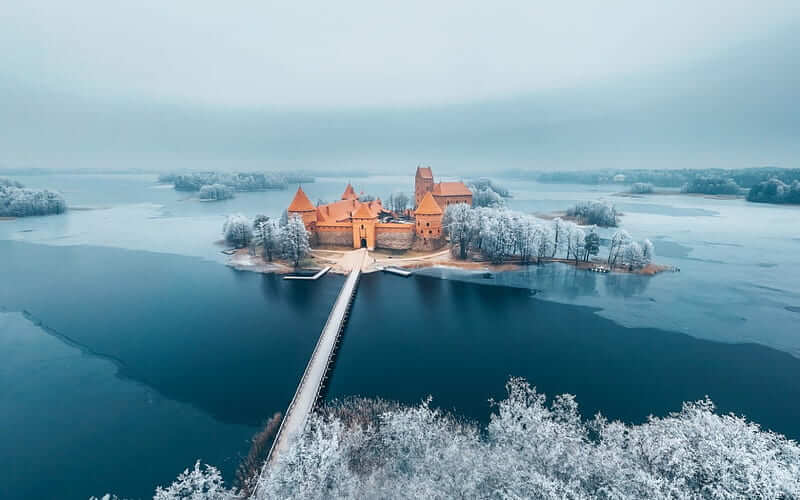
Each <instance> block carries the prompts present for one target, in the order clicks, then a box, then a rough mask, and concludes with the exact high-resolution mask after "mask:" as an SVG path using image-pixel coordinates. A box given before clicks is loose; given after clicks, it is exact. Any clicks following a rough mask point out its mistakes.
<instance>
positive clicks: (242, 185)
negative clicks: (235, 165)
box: [158, 172, 314, 191]
mask: <svg viewBox="0 0 800 500" xmlns="http://www.w3.org/2000/svg"><path fill="white" fill-rule="evenodd" d="M158 181H159V182H169V183H172V184H173V185H174V186H175V189H176V190H178V191H199V190H200V189H202V187H203V186H209V185H212V184H222V185H224V186H227V187H229V188H231V189H233V190H234V191H261V190H264V189H286V188H287V187H288V184H289V183H298V182H314V177H312V176H309V175H306V174H303V173H297V172H233V173H231V172H190V173H182V174H174V173H173V174H162V175H160V176H159V177H158Z"/></svg>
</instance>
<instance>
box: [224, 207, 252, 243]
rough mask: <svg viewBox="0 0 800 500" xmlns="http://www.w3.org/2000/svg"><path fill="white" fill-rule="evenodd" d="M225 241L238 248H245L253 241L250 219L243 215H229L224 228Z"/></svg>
mask: <svg viewBox="0 0 800 500" xmlns="http://www.w3.org/2000/svg"><path fill="white" fill-rule="evenodd" d="M222 235H223V236H224V237H225V241H226V242H228V243H229V244H231V245H233V246H235V247H236V248H244V247H246V246H248V245H249V244H250V242H251V241H252V240H253V230H252V229H251V225H250V219H248V218H247V217H245V216H244V215H242V214H233V215H229V216H228V218H227V219H226V220H225V224H224V225H223V226H222Z"/></svg>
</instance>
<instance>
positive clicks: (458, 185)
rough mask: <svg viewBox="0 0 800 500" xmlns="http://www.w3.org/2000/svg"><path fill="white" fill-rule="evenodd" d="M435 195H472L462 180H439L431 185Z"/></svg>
mask: <svg viewBox="0 0 800 500" xmlns="http://www.w3.org/2000/svg"><path fill="white" fill-rule="evenodd" d="M433 194H435V195H437V196H472V191H470V190H469V188H468V187H467V186H466V184H464V183H463V182H439V183H437V184H435V185H434V186H433Z"/></svg>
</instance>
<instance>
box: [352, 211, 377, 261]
mask: <svg viewBox="0 0 800 500" xmlns="http://www.w3.org/2000/svg"><path fill="white" fill-rule="evenodd" d="M351 220H352V221H353V248H366V249H368V250H375V224H376V223H377V222H378V216H377V215H375V214H373V213H372V212H371V211H370V209H369V207H368V205H367V204H366V203H362V204H361V205H360V206H359V207H358V210H356V211H355V212H353V215H352V216H351Z"/></svg>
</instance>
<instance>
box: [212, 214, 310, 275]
mask: <svg viewBox="0 0 800 500" xmlns="http://www.w3.org/2000/svg"><path fill="white" fill-rule="evenodd" d="M284 217H285V218H286V220H285V222H283V219H284ZM222 235H223V236H224V238H225V241H226V242H227V243H228V244H230V245H233V246H235V247H236V248H245V247H248V246H249V247H250V249H251V252H253V255H255V251H256V247H261V254H262V256H263V257H264V258H265V259H267V260H270V261H271V260H272V259H273V257H274V256H275V255H276V254H277V255H280V256H281V257H282V258H284V259H286V260H288V261H290V262H291V263H292V264H294V266H295V267H297V266H298V265H299V263H300V261H301V260H303V259H304V258H305V257H306V256H307V255H308V253H309V252H310V251H311V246H310V242H309V235H308V231H306V226H305V224H303V219H301V218H300V217H298V216H296V215H292V216H287V215H285V214H284V215H282V216H281V220H276V219H271V218H269V217H267V216H265V215H258V216H256V218H255V220H254V221H253V222H251V221H250V219H248V218H247V217H246V216H244V215H242V214H233V215H229V216H228V218H227V219H226V220H225V224H224V225H223V227H222Z"/></svg>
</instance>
